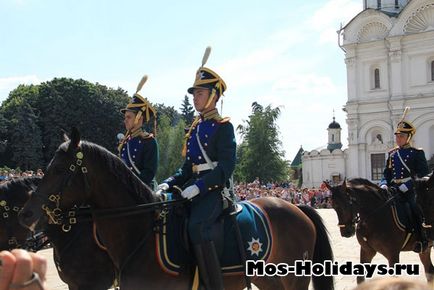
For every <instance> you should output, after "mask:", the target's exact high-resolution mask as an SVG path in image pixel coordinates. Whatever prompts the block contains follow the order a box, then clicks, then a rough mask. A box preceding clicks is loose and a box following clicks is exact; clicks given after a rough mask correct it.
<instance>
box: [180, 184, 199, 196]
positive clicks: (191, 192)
mask: <svg viewBox="0 0 434 290" xmlns="http://www.w3.org/2000/svg"><path fill="white" fill-rule="evenodd" d="M199 192H200V190H199V187H197V185H190V186H189V187H187V188H186V189H184V191H183V192H181V195H182V197H183V198H188V199H192V198H193V197H195V196H196V195H198V194H199Z"/></svg>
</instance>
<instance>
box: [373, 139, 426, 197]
mask: <svg viewBox="0 0 434 290" xmlns="http://www.w3.org/2000/svg"><path fill="white" fill-rule="evenodd" d="M398 152H399V155H400V156H401V159H402V161H403V162H405V164H406V165H407V167H408V169H410V171H408V170H407V169H406V168H405V166H404V164H403V163H402V162H401V160H400V158H399V155H398ZM428 173H429V170H428V164H427V161H426V158H425V153H424V151H423V150H422V149H416V148H414V147H410V146H406V147H403V148H399V147H396V148H393V149H392V150H390V151H389V156H388V158H387V162H386V168H385V169H384V172H383V179H382V180H381V182H380V185H383V184H386V185H388V186H399V185H400V184H402V183H404V184H405V185H406V186H407V188H408V189H409V190H412V189H413V181H412V179H411V178H410V177H412V176H417V177H419V178H421V177H423V176H425V175H427V174H428ZM406 179H408V180H406ZM402 180H404V182H402Z"/></svg>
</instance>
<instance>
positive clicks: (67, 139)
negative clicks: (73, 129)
mask: <svg viewBox="0 0 434 290" xmlns="http://www.w3.org/2000/svg"><path fill="white" fill-rule="evenodd" d="M60 137H61V138H63V141H64V142H66V141H69V137H68V134H67V133H66V131H65V130H63V129H60Z"/></svg>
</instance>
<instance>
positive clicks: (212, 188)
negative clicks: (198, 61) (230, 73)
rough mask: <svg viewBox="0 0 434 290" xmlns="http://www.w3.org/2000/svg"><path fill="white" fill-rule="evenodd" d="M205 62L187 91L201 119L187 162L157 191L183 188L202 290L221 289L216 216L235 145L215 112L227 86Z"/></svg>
mask: <svg viewBox="0 0 434 290" xmlns="http://www.w3.org/2000/svg"><path fill="white" fill-rule="evenodd" d="M207 51H208V49H207ZM208 54H209V51H208ZM205 55H207V53H205ZM206 58H207V57H204V59H205V60H203V61H202V66H201V67H200V68H199V69H198V71H197V74H196V79H195V82H194V84H193V86H192V87H191V88H189V89H188V92H189V93H190V94H193V100H194V106H195V108H196V110H197V111H198V112H199V116H198V117H196V119H195V120H194V122H193V124H192V125H191V127H190V129H189V131H188V133H187V134H186V136H185V144H184V148H183V155H184V157H185V162H184V164H183V166H182V168H180V169H179V170H178V172H177V173H176V174H175V175H173V176H171V177H169V178H168V179H166V180H165V181H164V183H162V184H160V185H159V188H160V189H163V190H167V189H169V188H172V187H173V186H175V185H176V186H179V187H181V188H182V189H183V191H182V193H181V195H182V196H183V197H184V198H187V199H190V200H191V207H190V218H189V222H188V233H189V236H190V241H191V244H192V245H193V249H194V253H195V256H196V261H197V265H198V268H199V276H200V281H201V283H202V285H203V286H204V287H205V289H223V279H222V274H221V270H220V263H219V254H221V251H222V246H223V245H222V243H223V240H222V234H223V228H222V226H223V225H222V222H221V220H220V219H219V216H220V215H221V213H222V210H223V195H222V191H223V189H224V188H228V187H229V180H230V178H231V176H232V172H233V170H234V168H235V160H236V155H235V153H236V142H235V134H234V128H233V125H232V124H231V123H230V122H229V118H222V117H221V116H220V114H219V113H218V111H217V109H216V103H217V101H218V100H219V98H220V97H221V96H222V94H223V92H224V91H225V90H226V84H225V82H224V81H223V80H222V78H221V77H220V76H219V75H218V74H217V73H216V72H214V71H212V70H211V69H209V68H206V67H203V65H204V63H205V62H206Z"/></svg>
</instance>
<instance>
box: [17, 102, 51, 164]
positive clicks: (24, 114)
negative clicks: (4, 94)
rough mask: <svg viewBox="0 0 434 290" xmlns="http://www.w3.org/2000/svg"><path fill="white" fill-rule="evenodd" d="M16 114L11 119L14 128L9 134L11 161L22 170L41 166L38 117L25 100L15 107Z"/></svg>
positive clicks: (40, 139) (40, 140)
mask: <svg viewBox="0 0 434 290" xmlns="http://www.w3.org/2000/svg"><path fill="white" fill-rule="evenodd" d="M16 112H17V115H15V116H14V117H13V119H12V120H11V125H12V126H13V128H14V130H13V132H12V134H11V140H10V147H11V151H12V154H11V161H13V162H14V165H15V167H19V168H21V169H22V170H28V169H36V168H39V167H41V165H42V164H43V162H42V138H41V129H40V128H39V126H38V125H37V121H38V117H37V116H36V114H35V113H34V112H33V108H32V107H31V106H30V104H28V103H26V102H25V101H23V102H22V104H21V105H20V106H19V107H17V110H16Z"/></svg>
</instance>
